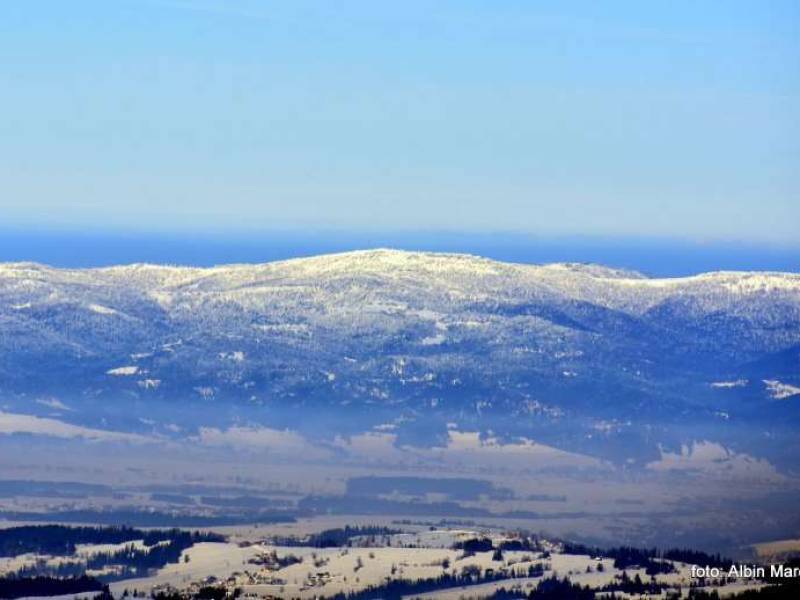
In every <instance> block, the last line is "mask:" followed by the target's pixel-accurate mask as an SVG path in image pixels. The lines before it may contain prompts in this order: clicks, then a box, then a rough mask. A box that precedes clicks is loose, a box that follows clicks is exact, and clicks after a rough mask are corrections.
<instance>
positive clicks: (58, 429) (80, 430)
mask: <svg viewBox="0 0 800 600" xmlns="http://www.w3.org/2000/svg"><path fill="white" fill-rule="evenodd" d="M20 433H23V434H33V435H46V436H51V437H57V438H67V439H70V438H82V439H86V440H91V441H104V442H136V443H142V442H152V441H154V440H152V439H150V438H147V437H144V436H141V435H136V434H133V433H120V432H117V431H106V430H103V429H93V428H90V427H81V426H79V425H71V424H69V423H64V422H63V421H59V420H57V419H48V418H43V417H35V416H33V415H22V414H16V413H7V412H3V411H0V434H7V435H11V434H20Z"/></svg>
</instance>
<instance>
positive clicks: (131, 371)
mask: <svg viewBox="0 0 800 600" xmlns="http://www.w3.org/2000/svg"><path fill="white" fill-rule="evenodd" d="M138 372H139V367H137V366H135V365H131V366H126V367H117V368H115V369H109V370H108V371H106V374H107V375H116V376H117V377H120V376H126V375H136V374H137V373H138Z"/></svg>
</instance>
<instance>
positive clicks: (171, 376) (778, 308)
mask: <svg viewBox="0 0 800 600" xmlns="http://www.w3.org/2000/svg"><path fill="white" fill-rule="evenodd" d="M0 356H2V360H1V361H0V389H1V390H2V392H3V394H4V395H5V396H6V397H7V398H17V399H19V398H23V397H24V398H27V399H29V400H30V399H32V398H41V397H48V398H58V399H60V400H59V401H69V400H72V401H75V400H76V399H79V398H92V399H104V401H108V402H115V403H116V404H117V405H119V403H120V402H125V401H126V400H130V399H135V400H137V401H148V400H168V401H170V402H181V401H197V400H199V401H204V402H212V401H213V402H214V403H215V405H222V404H229V403H234V404H235V403H246V404H248V405H250V406H262V405H266V406H298V405H300V406H309V405H323V406H378V407H404V408H410V409H413V410H416V411H425V410H426V411H430V412H438V413H442V414H444V413H452V414H465V412H466V413H469V414H472V413H475V414H482V415H483V414H496V415H503V416H512V417H514V418H516V419H518V420H519V419H548V418H551V419H558V418H563V416H564V415H570V414H573V415H580V416H582V417H584V416H587V415H589V416H591V417H592V418H593V419H594V421H593V422H594V423H597V422H602V423H620V422H624V420H625V419H637V418H643V419H644V418H646V419H649V420H657V421H658V420H670V419H673V420H674V419H677V418H685V417H686V415H687V414H689V413H692V414H698V415H705V416H707V417H708V418H710V419H712V418H721V417H720V416H719V415H726V417H725V418H731V417H733V418H735V417H736V416H737V415H748V418H749V415H752V414H760V413H761V412H762V409H763V407H764V406H769V407H770V408H769V410H770V411H773V412H774V414H776V415H779V417H780V418H781V419H786V418H794V415H797V414H800V413H799V412H798V411H797V409H796V407H795V406H794V404H795V402H796V401H797V402H800V395H798V396H796V397H795V396H794V395H792V394H788V392H786V390H793V389H797V388H796V387H795V386H797V385H798V384H800V275H798V274H790V273H743V272H719V273H706V274H702V275H697V276H693V277H684V278H674V279H651V278H648V277H645V276H643V275H641V274H639V273H634V272H630V271H624V270H619V269H611V268H607V267H602V266H597V265H582V264H550V265H522V264H507V263H500V262H495V261H492V260H488V259H485V258H480V257H475V256H467V255H457V254H434V253H419V252H402V251H395V250H373V251H361V252H350V253H344V254H335V255H327V256H319V257H313V258H302V259H295V260H288V261H282V262H274V263H267V264H258V265H228V266H221V267H215V268H188V267H174V266H156V265H141V264H139V265H129V266H120V267H112V268H102V269H56V268H51V267H47V266H44V265H38V264H31V263H12V264H4V265H0ZM725 382H738V383H737V385H725ZM767 382H770V383H767ZM781 386H783V387H781ZM776 389H780V390H782V392H781V393H780V394H778V393H775V390H776ZM787 415H788V417H787ZM599 419H602V421H599Z"/></svg>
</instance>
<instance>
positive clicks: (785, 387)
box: [763, 379, 800, 400]
mask: <svg viewBox="0 0 800 600" xmlns="http://www.w3.org/2000/svg"><path fill="white" fill-rule="evenodd" d="M763 381H764V385H766V386H767V391H768V392H769V395H770V396H771V397H772V398H774V399H775V400H785V399H786V398H791V397H792V396H797V395H798V394H800V387H797V386H796V385H790V384H788V383H782V382H780V381H778V380H777V379H764V380H763Z"/></svg>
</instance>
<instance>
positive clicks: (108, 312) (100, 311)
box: [87, 304, 117, 315]
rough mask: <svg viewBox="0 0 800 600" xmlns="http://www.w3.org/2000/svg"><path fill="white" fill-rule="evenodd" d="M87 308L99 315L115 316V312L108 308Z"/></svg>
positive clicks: (97, 305)
mask: <svg viewBox="0 0 800 600" xmlns="http://www.w3.org/2000/svg"><path fill="white" fill-rule="evenodd" d="M87 308H88V309H89V310H90V311H92V312H94V313H97V314H99V315H116V314H117V311H116V310H114V309H113V308H109V307H108V306H103V305H102V304H90V305H88V306H87Z"/></svg>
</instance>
